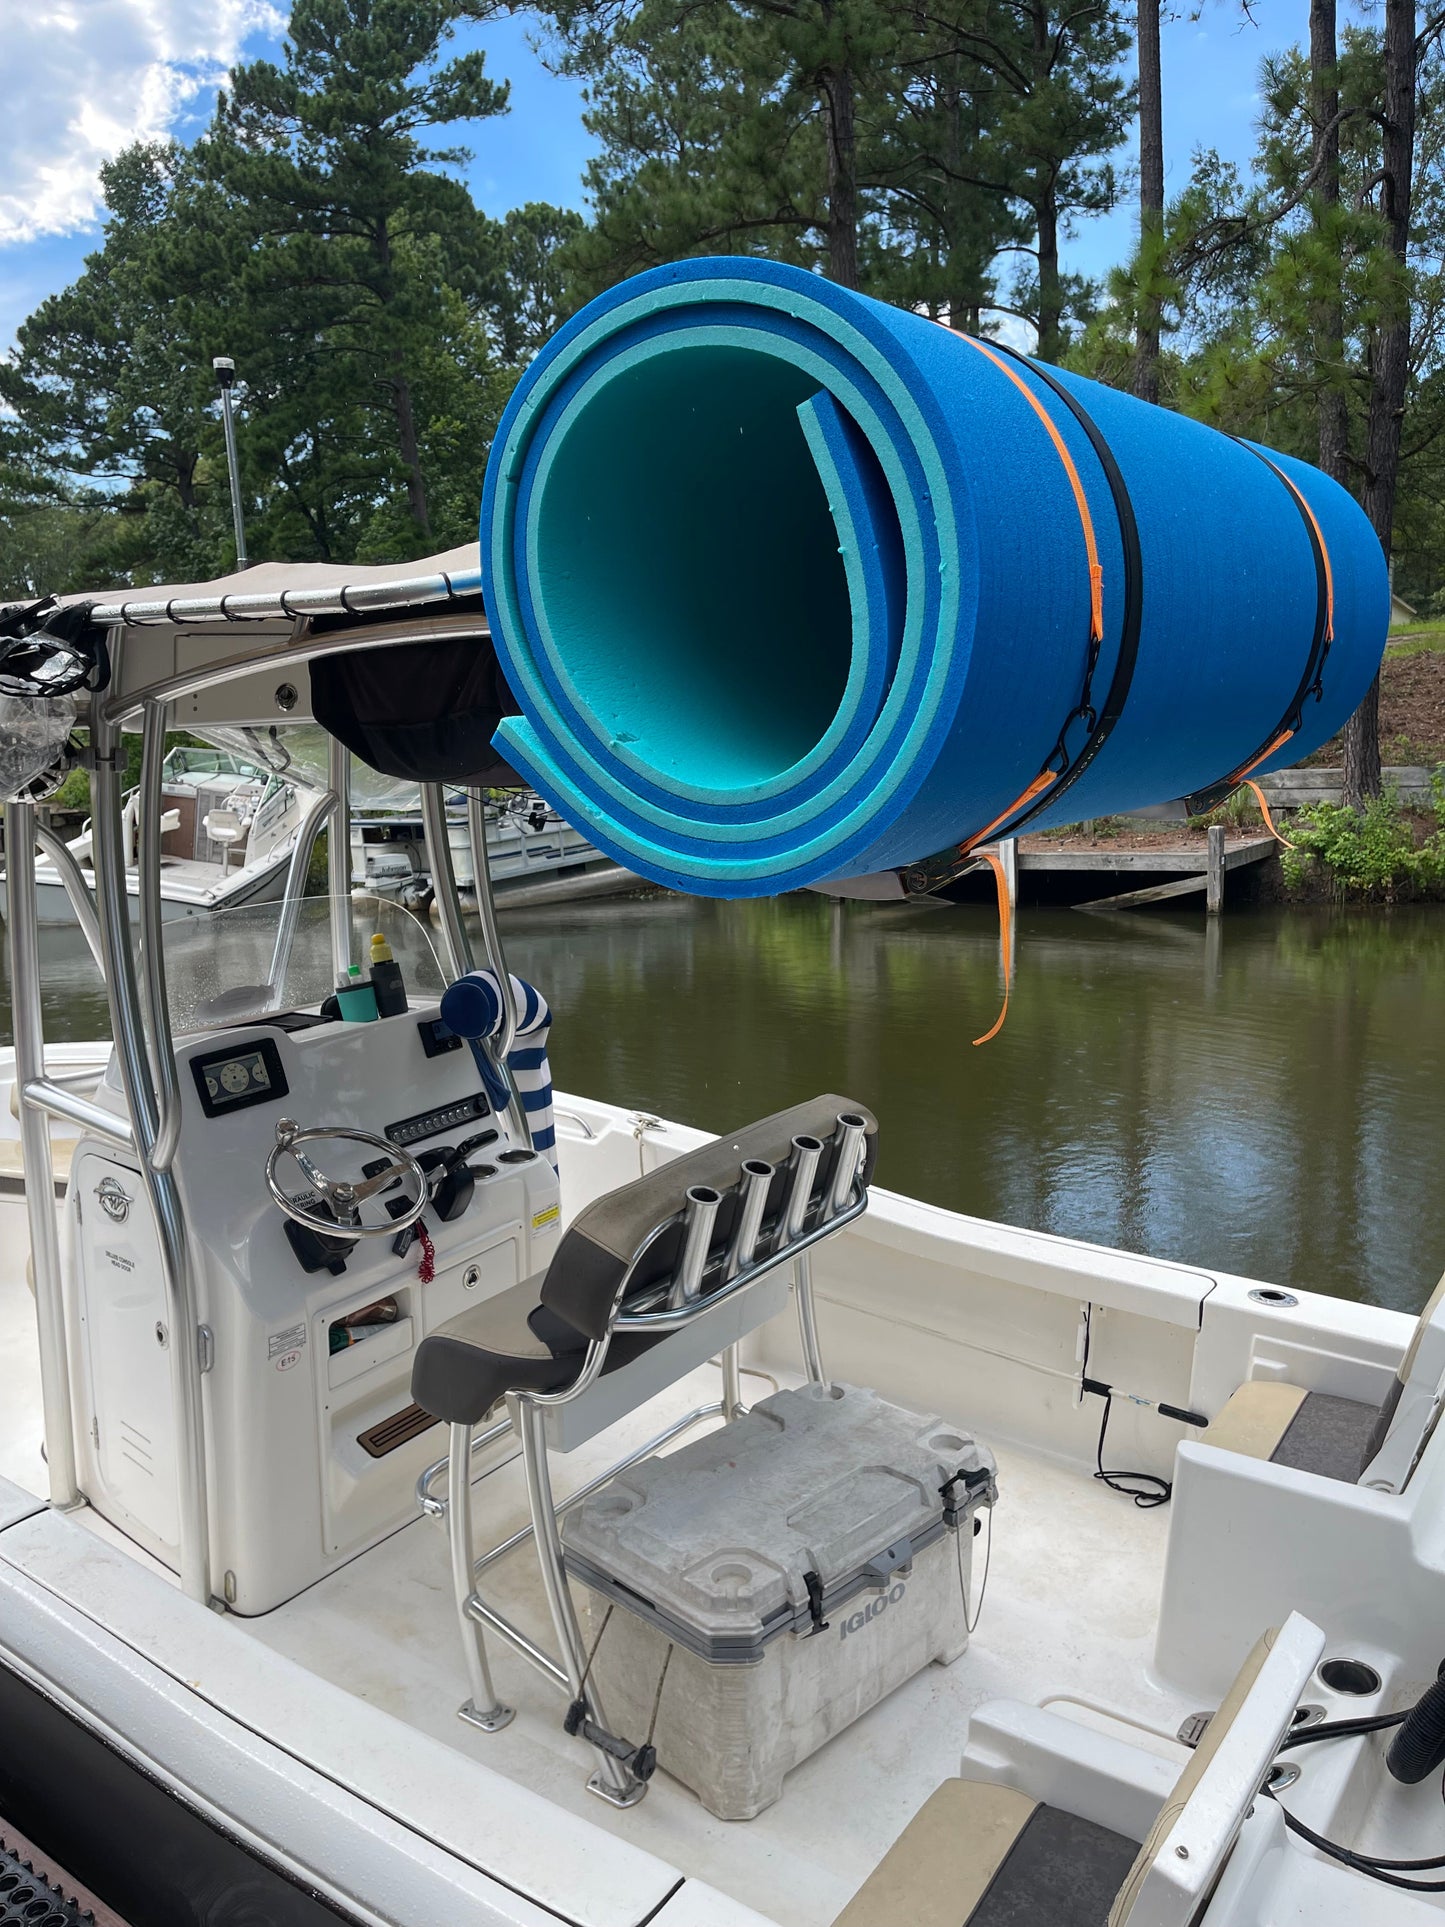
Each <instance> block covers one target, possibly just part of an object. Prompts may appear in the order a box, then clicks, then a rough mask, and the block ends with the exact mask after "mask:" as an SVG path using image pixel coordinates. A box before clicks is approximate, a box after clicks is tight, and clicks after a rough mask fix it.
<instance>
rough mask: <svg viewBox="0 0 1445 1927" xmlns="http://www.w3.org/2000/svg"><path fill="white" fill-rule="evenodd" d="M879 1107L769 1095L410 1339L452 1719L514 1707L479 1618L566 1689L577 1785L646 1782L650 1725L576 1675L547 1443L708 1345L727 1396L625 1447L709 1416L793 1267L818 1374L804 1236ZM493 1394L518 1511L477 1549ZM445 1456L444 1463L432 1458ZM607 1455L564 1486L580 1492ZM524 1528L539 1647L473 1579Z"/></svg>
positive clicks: (596, 1418) (866, 1146)
mask: <svg viewBox="0 0 1445 1927" xmlns="http://www.w3.org/2000/svg"><path fill="white" fill-rule="evenodd" d="M877 1133H878V1126H877V1122H876V1120H875V1119H874V1117H873V1115H872V1113H871V1112H869V1111H866V1110H864V1109H863V1107H862V1106H861V1105H857V1104H854V1103H852V1102H851V1101H850V1100H849V1099H847V1098H843V1097H838V1096H833V1095H830V1096H824V1097H817V1098H813V1099H812V1100H811V1101H810V1102H808V1103H806V1104H796V1105H794V1106H792V1107H791V1108H790V1109H789V1110H786V1111H778V1112H775V1113H774V1115H773V1116H772V1117H767V1118H763V1119H762V1120H761V1121H760V1122H758V1123H756V1124H750V1125H748V1126H747V1127H746V1129H744V1130H741V1131H734V1132H730V1133H728V1134H726V1135H724V1136H722V1137H720V1138H716V1139H714V1140H713V1141H712V1142H711V1143H709V1144H705V1145H702V1146H701V1147H700V1148H699V1149H698V1150H696V1151H690V1152H688V1153H686V1154H685V1155H684V1156H682V1157H679V1158H675V1159H673V1161H672V1162H671V1163H669V1164H666V1165H663V1166H662V1167H661V1168H660V1169H658V1170H656V1171H652V1172H649V1173H648V1174H647V1175H646V1176H645V1177H641V1178H636V1179H634V1180H633V1182H632V1183H630V1184H625V1185H621V1186H619V1188H618V1189H617V1190H615V1191H612V1192H609V1193H608V1194H607V1195H606V1196H604V1197H601V1198H599V1199H597V1200H596V1201H595V1202H594V1203H592V1204H590V1205H588V1206H587V1208H586V1209H585V1210H583V1211H581V1212H579V1213H578V1215H577V1217H576V1218H575V1219H574V1220H573V1222H572V1224H571V1225H570V1226H569V1227H568V1229H567V1230H566V1231H565V1232H564V1234H563V1237H562V1240H561V1242H560V1244H559V1245H558V1247H557V1250H556V1252H555V1254H554V1255H553V1258H552V1262H551V1264H550V1265H549V1266H548V1267H547V1270H546V1272H545V1273H544V1274H543V1275H542V1276H541V1277H537V1278H530V1279H527V1280H525V1281H524V1282H523V1283H522V1284H520V1285H517V1286H516V1287H514V1288H513V1289H512V1290H510V1291H505V1292H501V1293H499V1294H498V1295H497V1296H496V1297H493V1298H490V1299H487V1300H485V1301H484V1302H483V1303H481V1304H479V1305H476V1306H474V1307H472V1308H471V1309H470V1310H468V1311H465V1312H463V1313H462V1314H461V1315H460V1316H459V1317H456V1318H452V1319H449V1320H447V1322H446V1323H445V1324H442V1325H439V1326H438V1327H437V1329H436V1330H435V1331H433V1332H431V1333H429V1334H428V1335H427V1337H426V1338H424V1339H423V1340H422V1342H421V1344H420V1345H419V1346H418V1347H417V1352H416V1357H415V1360H414V1362H413V1367H412V1396H413V1397H414V1398H415V1400H416V1402H417V1404H418V1405H420V1406H421V1407H422V1408H423V1409H424V1410H426V1411H428V1412H430V1413H432V1414H433V1416H435V1417H436V1418H439V1419H444V1420H445V1421H446V1422H447V1424H448V1426H449V1428H450V1430H449V1436H448V1451H447V1458H446V1461H445V1466H446V1472H447V1497H446V1503H445V1505H444V1506H441V1505H439V1504H438V1502H436V1501H435V1500H433V1499H431V1498H430V1497H429V1493H428V1490H427V1486H428V1480H429V1478H430V1476H431V1475H430V1472H428V1473H424V1474H423V1476H422V1480H421V1482H420V1484H419V1487H418V1496H419V1499H420V1500H421V1502H422V1503H423V1505H424V1506H426V1507H427V1509H428V1510H430V1511H433V1512H437V1511H443V1512H445V1515H446V1519H447V1529H448V1536H449V1541H450V1553H451V1567H452V1586H453V1592H454V1595H455V1600H456V1609H457V1616H458V1619H459V1621H460V1624H461V1629H462V1640H463V1650H464V1653H465V1655H466V1661H467V1671H468V1677H469V1683H470V1688H471V1692H470V1697H469V1698H468V1699H467V1700H466V1701H465V1702H464V1704H463V1705H462V1706H461V1708H460V1709H459V1710H460V1714H461V1717H462V1718H463V1719H465V1720H468V1721H470V1722H471V1723H472V1724H474V1725H476V1726H480V1727H481V1728H483V1730H484V1731H487V1732H493V1731H495V1730H496V1729H497V1728H499V1727H502V1726H505V1725H506V1724H507V1722H508V1721H509V1720H510V1719H511V1718H512V1717H513V1712H512V1709H511V1708H510V1707H507V1706H504V1705H502V1703H501V1701H500V1700H499V1698H498V1696H497V1693H496V1689H495V1687H494V1685H493V1683H492V1675H491V1669H490V1664H489V1661H488V1658H487V1650H486V1645H485V1642H484V1639H483V1629H484V1628H487V1629H489V1630H491V1631H492V1632H494V1633H496V1634H497V1635H498V1637H499V1638H501V1639H504V1640H505V1641H506V1642H507V1643H508V1644H509V1645H510V1646H511V1647H513V1648H514V1650H516V1651H517V1652H518V1653H520V1654H521V1655H522V1657H523V1658H525V1659H527V1660H528V1661H529V1662H530V1663H531V1664H532V1665H533V1666H535V1667H536V1668H537V1669H538V1670H539V1671H540V1672H542V1673H543V1674H544V1675H545V1676H546V1677H547V1678H548V1679H550V1680H551V1682H552V1684H553V1685H554V1686H557V1687H559V1688H561V1689H562V1691H563V1692H564V1693H566V1695H567V1697H568V1700H569V1706H568V1710H567V1715H566V1719H565V1721H564V1725H565V1727H566V1730H567V1731H568V1732H569V1733H572V1734H576V1735H578V1736H580V1737H581V1738H582V1739H583V1740H585V1741H586V1742H587V1743H588V1744H590V1745H591V1747H592V1749H593V1752H594V1755H595V1757H596V1760H597V1771H596V1772H595V1773H594V1774H593V1776H592V1778H591V1779H590V1780H589V1781H588V1785H589V1787H590V1788H591V1790H592V1791H593V1792H595V1793H597V1794H598V1795H600V1796H601V1797H602V1798H603V1799H605V1800H608V1801H609V1802H611V1803H612V1804H613V1805H614V1806H631V1805H633V1804H634V1803H635V1802H636V1801H637V1800H639V1799H641V1798H642V1795H643V1794H644V1793H645V1792H646V1789H647V1781H648V1779H649V1778H650V1776H651V1773H652V1771H653V1767H654V1765H655V1763H656V1753H655V1751H654V1749H653V1747H652V1745H651V1743H650V1738H649V1739H648V1740H645V1741H642V1742H641V1743H640V1744H638V1743H636V1736H634V1738H633V1740H628V1739H626V1738H624V1737H623V1736H621V1735H619V1734H618V1733H616V1732H615V1731H614V1730H613V1729H612V1728H610V1727H609V1725H608V1721H607V1715H606V1711H605V1708H604V1707H603V1705H602V1703H601V1697H600V1694H599V1689H598V1684H597V1680H596V1678H595V1676H589V1674H590V1669H589V1665H588V1659H587V1654H586V1651H585V1648H584V1646H583V1641H582V1634H581V1629H580V1627H579V1625H578V1621H577V1614H576V1609H575V1607H574V1605H573V1603H572V1597H571V1593H570V1592H569V1590H568V1583H567V1574H566V1569H565V1565H564V1563H563V1555H562V1541H561V1534H560V1532H559V1529H558V1508H557V1506H556V1503H555V1501H554V1500H553V1497H552V1487H551V1476H550V1472H549V1469H548V1464H547V1448H548V1445H549V1444H551V1445H553V1446H555V1447H557V1448H558V1449H560V1450H563V1451H570V1450H572V1449H573V1448H574V1447H575V1446H577V1445H579V1444H581V1443H583V1442H584V1441H585V1440H586V1439H588V1438H591V1437H592V1436H594V1435H595V1434H596V1433H597V1432H599V1431H601V1430H603V1429H604V1428H605V1427H606V1426H608V1425H610V1424H612V1423H614V1422H615V1421H616V1420H617V1419H619V1418H621V1417H622V1416H624V1415H625V1414H626V1413H628V1412H630V1411H634V1410H636V1409H638V1408H639V1407H640V1406H642V1405H644V1404H646V1403H647V1401H648V1400H649V1399H650V1398H652V1397H653V1396H654V1395H655V1394H656V1393H658V1392H659V1391H662V1390H663V1389H665V1388H666V1386H668V1385H669V1384H672V1383H674V1382H675V1381H676V1380H677V1379H679V1378H682V1377H683V1376H685V1375H686V1373H688V1372H689V1371H691V1370H693V1368H694V1367H695V1366H697V1365H700V1364H702V1363H703V1362H704V1361H705V1360H706V1359H708V1358H711V1357H713V1356H715V1355H718V1354H721V1357H722V1363H723V1396H722V1400H721V1402H720V1403H719V1404H716V1405H707V1406H704V1407H702V1408H701V1409H700V1410H698V1411H695V1412H692V1413H689V1414H688V1415H687V1417H686V1418H684V1419H681V1420H678V1421H676V1422H674V1424H673V1425H671V1426H670V1427H669V1428H668V1429H667V1430H666V1431H664V1432H662V1433H661V1434H659V1436H658V1437H657V1438H655V1439H653V1440H651V1441H650V1442H649V1443H648V1444H647V1445H646V1446H644V1447H642V1448H641V1450H640V1451H638V1452H636V1453H634V1454H632V1456H631V1457H630V1458H629V1459H627V1460H625V1461H623V1463H624V1464H632V1463H635V1462H636V1460H637V1459H639V1458H641V1457H643V1456H644V1455H645V1454H646V1453H649V1452H652V1451H654V1450H656V1449H657V1448H658V1447H659V1446H661V1445H662V1444H664V1443H666V1442H667V1440H668V1439H670V1438H673V1437H676V1436H677V1434H678V1433H679V1432H680V1431H682V1430H685V1429H686V1428H687V1427H688V1426H690V1425H692V1424H695V1423H697V1422H698V1421H699V1420H701V1419H703V1418H712V1417H716V1416H718V1415H719V1414H721V1416H723V1417H724V1418H728V1419H731V1418H734V1417H736V1416H738V1414H739V1413H740V1411H741V1410H742V1406H741V1400H740V1396H739V1392H738V1385H739V1365H738V1345H739V1343H740V1341H741V1339H742V1338H743V1337H744V1336H746V1334H747V1333H748V1332H749V1331H751V1330H754V1329H755V1328H756V1327H757V1326H758V1325H761V1324H763V1323H764V1322H765V1321H766V1320H767V1319H769V1318H771V1317H773V1316H774V1315H776V1314H777V1313H778V1312H779V1311H780V1310H781V1309H782V1308H783V1304H784V1303H785V1301H786V1294H787V1273H786V1272H785V1270H784V1267H790V1268H791V1273H792V1285H793V1292H794V1297H795V1300H796V1304H797V1311H798V1319H799V1325H800V1328H801V1333H802V1338H803V1351H804V1358H805V1362H806V1364H807V1369H808V1375H809V1378H810V1379H811V1380H812V1381H813V1382H816V1383H822V1382H824V1380H823V1375H822V1365H821V1360H820V1358H819V1354H818V1346H817V1334H816V1325H815V1319H814V1313H813V1304H812V1277H811V1272H810V1269H809V1263H808V1258H809V1252H810V1249H811V1247H812V1246H813V1245H814V1244H816V1243H817V1242H818V1241H819V1240H820V1239H822V1238H825V1237H828V1236H829V1235H831V1234H832V1233H833V1232H836V1231H839V1230H841V1229H842V1228H843V1226H844V1225H845V1224H848V1223H850V1222H851V1221H852V1220H853V1219H854V1218H856V1217H857V1216H858V1215H859V1214H860V1213H861V1212H862V1211H863V1210H865V1209H866V1207H867V1203H868V1181H869V1179H870V1177H871V1175H872V1171H873V1166H874V1163H875V1160H876V1156H877ZM503 1401H505V1404H506V1417H505V1418H503V1419H502V1420H500V1421H498V1422H496V1423H494V1424H493V1425H492V1426H491V1427H489V1428H488V1429H487V1430H486V1431H484V1432H482V1433H481V1434H480V1435H479V1436H478V1438H477V1439H476V1441H475V1442H476V1444H478V1445H480V1444H482V1443H484V1442H487V1441H489V1440H490V1439H492V1438H495V1437H498V1436H500V1435H501V1434H503V1433H505V1432H506V1431H507V1430H509V1429H514V1430H515V1431H516V1433H517V1435H518V1437H519V1439H520V1441H521V1446H522V1461H523V1470H524V1473H525V1477H526V1485H527V1504H528V1510H529V1512H530V1513H531V1525H530V1527H529V1528H527V1529H525V1530H524V1531H522V1532H520V1533H516V1534H514V1535H513V1536H512V1538H511V1539H509V1540H505V1541H503V1542H502V1544H501V1545H500V1546H494V1547H492V1548H491V1549H490V1550H489V1551H488V1552H486V1553H484V1554H483V1555H482V1556H481V1558H480V1559H478V1558H477V1557H476V1555H475V1552H474V1549H473V1539H472V1517H471V1482H470V1467H471V1457H472V1451H473V1447H474V1440H473V1428H474V1427H475V1426H477V1425H478V1424H479V1423H480V1422H481V1421H482V1420H483V1419H484V1418H486V1416H487V1414H488V1413H490V1412H492V1411H493V1410H494V1409H495V1408H496V1407H497V1406H498V1405H500V1404H501V1403H502V1402H503ZM433 1469H435V1470H440V1467H439V1466H438V1467H437V1468H433ZM620 1469H621V1467H619V1466H614V1467H612V1468H611V1469H610V1470H609V1471H608V1472H606V1473H604V1474H602V1475H601V1476H600V1477H599V1478H597V1479H594V1480H593V1481H592V1482H591V1484H590V1485H587V1486H585V1487H583V1489H582V1490H581V1491H580V1492H578V1493H575V1494H574V1495H573V1497H572V1500H571V1501H569V1503H575V1502H576V1501H578V1500H581V1499H583V1498H586V1497H587V1496H588V1495H589V1494H590V1493H592V1492H594V1491H596V1490H597V1489H598V1488H599V1487H600V1486H602V1485H604V1484H606V1483H607V1481H608V1480H609V1479H611V1478H612V1477H613V1476H614V1474H615V1473H616V1472H617V1471H619V1470H620ZM528 1538H530V1539H532V1540H533V1542H534V1543H535V1546H536V1551H537V1560H538V1564H539V1566H540V1569H541V1577H542V1586H543V1591H544V1592H545V1594H546V1597H547V1605H548V1608H549V1611H550V1613H551V1618H552V1624H553V1628H554V1630H555V1632H556V1635H557V1641H558V1645H559V1647H560V1649H561V1653H560V1659H553V1658H552V1656H551V1655H550V1654H547V1653H545V1652H544V1651H543V1650H542V1649H541V1648H540V1647H539V1646H537V1644H536V1642H535V1641H533V1640H532V1639H530V1638H529V1637H528V1636H527V1635H526V1634H525V1633H523V1632H521V1630H520V1629H519V1628H518V1627H516V1626H514V1625H513V1624H512V1623H511V1622H510V1621H509V1620H507V1619H505V1618H504V1617H503V1616H502V1614H501V1613H499V1612H498V1611H496V1609H495V1608H494V1607H492V1606H491V1605H490V1604H489V1603H488V1602H487V1601H486V1600H485V1599H484V1598H483V1597H482V1595H481V1592H480V1591H479V1589H478V1586H477V1579H478V1576H479V1575H480V1574H481V1573H482V1572H483V1571H485V1569H486V1568H487V1567H488V1566H489V1565H491V1564H492V1563H493V1562H494V1561H495V1560H496V1559H498V1558H500V1557H502V1556H503V1555H504V1554H505V1553H507V1552H509V1551H511V1550H512V1549H513V1548H514V1547H515V1546H518V1545H520V1544H521V1543H522V1542H523V1541H524V1540H526V1539H528Z"/></svg>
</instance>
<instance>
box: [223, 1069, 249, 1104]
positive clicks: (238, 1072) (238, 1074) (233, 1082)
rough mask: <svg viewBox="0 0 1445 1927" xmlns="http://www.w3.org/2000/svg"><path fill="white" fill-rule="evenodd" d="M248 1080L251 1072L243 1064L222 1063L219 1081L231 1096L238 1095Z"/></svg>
mask: <svg viewBox="0 0 1445 1927" xmlns="http://www.w3.org/2000/svg"><path fill="white" fill-rule="evenodd" d="M250 1081H251V1073H250V1072H249V1071H248V1070H247V1069H246V1066H245V1065H244V1064H222V1066H221V1082H222V1083H223V1084H224V1085H225V1087H226V1089H227V1090H228V1091H229V1092H230V1093H231V1095H232V1097H238V1096H239V1095H240V1093H241V1092H242V1091H244V1090H245V1088H246V1086H247V1085H248V1084H249V1083H250Z"/></svg>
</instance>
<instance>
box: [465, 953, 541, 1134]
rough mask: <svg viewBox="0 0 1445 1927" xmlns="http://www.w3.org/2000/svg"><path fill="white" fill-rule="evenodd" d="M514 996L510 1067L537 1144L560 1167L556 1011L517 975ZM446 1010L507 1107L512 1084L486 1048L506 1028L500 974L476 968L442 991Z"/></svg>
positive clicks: (494, 1095) (499, 1103)
mask: <svg viewBox="0 0 1445 1927" xmlns="http://www.w3.org/2000/svg"><path fill="white" fill-rule="evenodd" d="M512 997H513V999H514V1001H515V1003H516V1007H517V1035H516V1040H515V1042H514V1043H513V1045H512V1049H511V1051H510V1052H509V1053H508V1056H507V1068H508V1069H509V1070H510V1071H511V1073H512V1078H513V1080H514V1082H515V1083H516V1086H517V1095H518V1096H519V1097H520V1098H521V1100H522V1108H523V1110H525V1112H526V1113H527V1124H528V1128H529V1129H530V1130H531V1133H532V1145H533V1148H534V1149H535V1150H538V1151H541V1152H544V1153H545V1155H546V1156H547V1157H548V1158H549V1159H550V1160H551V1162H552V1165H553V1168H554V1169H555V1167H556V1164H557V1131H556V1126H555V1124H554V1122H553V1118H552V1067H551V1065H550V1064H549V1063H548V1061H547V1032H548V1031H549V1030H550V1029H551V1027H552V1012H551V1010H550V1009H549V1007H548V1004H547V999H546V998H545V997H544V996H543V995H542V993H541V991H540V990H538V989H536V987H535V986H534V985H532V984H529V983H524V982H523V980H522V979H521V978H520V977H513V978H512ZM441 1014H442V1022H443V1023H444V1024H445V1025H446V1026H447V1028H448V1030H453V1031H455V1032H456V1034H457V1036H458V1037H465V1038H467V1039H468V1041H469V1042H470V1044H471V1046H472V1054H473V1056H474V1057H475V1058H476V1060H477V1068H478V1069H479V1070H480V1071H481V1074H482V1082H483V1083H484V1084H485V1085H486V1088H487V1095H488V1096H489V1097H490V1098H491V1100H492V1103H493V1105H494V1106H495V1108H496V1109H497V1110H499V1111H501V1110H505V1108H506V1105H507V1101H508V1097H509V1093H508V1091H507V1088H506V1085H505V1083H504V1082H503V1080H502V1078H501V1076H500V1075H499V1074H498V1071H497V1067H496V1064H495V1063H494V1062H493V1060H492V1057H491V1055H490V1053H489V1052H487V1051H485V1050H483V1049H482V1048H481V1046H482V1044H483V1043H484V1042H485V1041H487V1040H489V1039H491V1038H494V1037H495V1036H496V1035H497V1033H498V1032H499V1031H500V1030H501V1028H502V986H501V982H500V980H499V978H498V977H497V974H496V972H495V971H494V970H472V971H469V972H468V973H467V975H466V976H465V977H458V979H457V981H456V982H455V983H454V984H451V985H449V986H448V988H447V989H446V990H445V991H444V992H443V994H442V1008H441Z"/></svg>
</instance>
